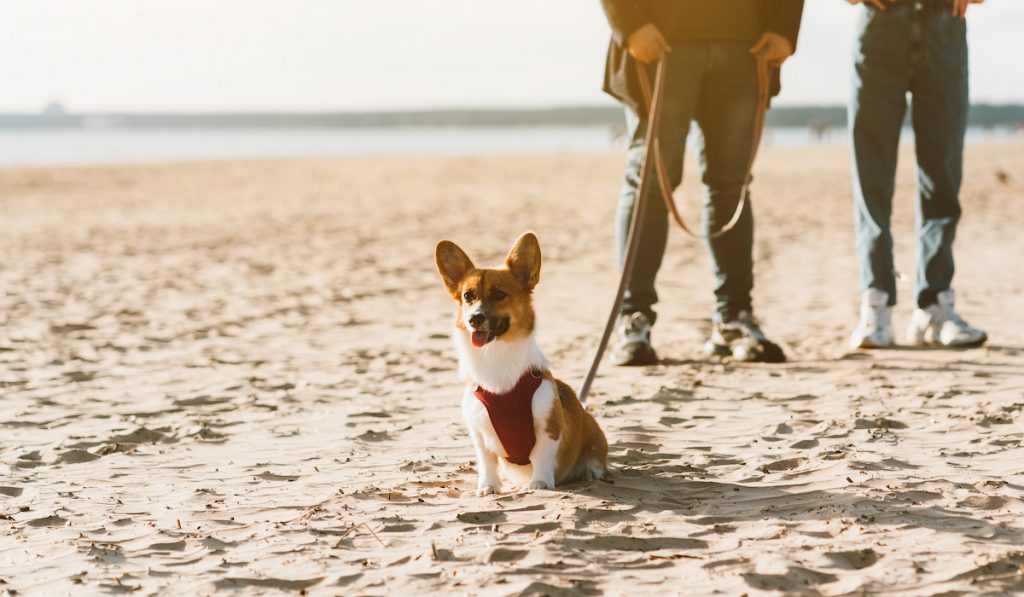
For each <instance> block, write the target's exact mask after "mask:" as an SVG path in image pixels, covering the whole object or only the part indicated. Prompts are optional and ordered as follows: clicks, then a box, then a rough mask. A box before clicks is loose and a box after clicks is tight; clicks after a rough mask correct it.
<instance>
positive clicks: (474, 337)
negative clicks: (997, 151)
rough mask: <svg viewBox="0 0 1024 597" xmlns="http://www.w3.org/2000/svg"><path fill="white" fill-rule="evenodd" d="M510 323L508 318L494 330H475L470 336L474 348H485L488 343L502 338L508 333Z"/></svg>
mask: <svg viewBox="0 0 1024 597" xmlns="http://www.w3.org/2000/svg"><path fill="white" fill-rule="evenodd" d="M508 327H509V321H508V317H505V318H503V319H502V320H501V321H500V322H498V325H497V326H495V328H494V329H493V330H475V331H473V333H471V334H470V338H469V339H470V341H471V342H472V343H473V346H475V347H477V348H483V347H484V346H486V345H487V343H488V342H490V341H491V340H494V339H495V338H498V337H500V336H501V335H502V334H504V333H505V332H507V331H508Z"/></svg>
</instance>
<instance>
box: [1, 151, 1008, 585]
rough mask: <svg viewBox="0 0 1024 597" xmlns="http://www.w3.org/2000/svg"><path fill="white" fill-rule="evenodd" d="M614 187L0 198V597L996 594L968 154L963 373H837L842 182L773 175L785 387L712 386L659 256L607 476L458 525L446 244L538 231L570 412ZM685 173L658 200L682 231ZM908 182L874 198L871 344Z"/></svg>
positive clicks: (988, 301) (681, 289) (519, 159)
mask: <svg viewBox="0 0 1024 597" xmlns="http://www.w3.org/2000/svg"><path fill="white" fill-rule="evenodd" d="M622 163H623V156H622V155H619V154H614V155H613V154H598V155H550V156H544V155H535V156H486V157H472V156H470V157H433V158H428V157H422V158H408V157H401V158H399V157H388V158H385V157H381V158H350V159H349V158H346V159H307V160H264V161H242V162H195V163H174V164H154V165H132V166H97V167H81V168H13V169H11V168H9V169H0V222H2V232H0V594H6V593H4V592H5V591H6V592H7V593H9V594H12V595H14V594H17V595H62V594H83V595H84V594H106V593H113V594H118V593H131V592H135V593H136V594H157V593H159V594H162V595H196V594H246V595H250V594H261V593H263V594H276V593H279V592H287V593H296V594H297V593H300V592H306V593H308V594H312V595H396V594H397V595H423V594H431V593H437V594H448V595H478V594H486V595H518V594H545V595H600V594H606V595H638V594H649V595H675V594H722V595H741V594H749V595H756V594H772V593H776V594H778V593H785V594H807V595H819V594H820V595H849V594H863V593H867V594H877V593H885V594H895V595H939V594H942V595H956V594H963V593H968V594H1010V593H1014V592H1022V591H1024V446H1022V442H1024V274H1022V267H1024V235H1022V234H1021V230H1022V229H1024V209H1022V203H1021V200H1022V197H1024V144H1021V143H1016V144H1012V143H1008V144H983V145H971V146H969V147H968V151H967V156H966V176H965V185H964V191H963V195H962V201H963V204H964V218H963V220H962V225H961V227H960V233H959V237H958V240H957V245H956V246H957V260H958V273H957V277H956V287H957V290H958V299H959V304H958V307H959V310H960V312H961V313H962V314H963V315H964V316H965V317H966V318H967V319H968V320H969V321H970V322H971V323H972V324H974V325H976V326H978V327H981V328H983V329H986V330H988V332H989V335H990V343H989V345H987V346H985V347H982V348H976V349H970V350H962V351H939V350H926V349H909V348H902V349H895V350H888V351H883V352H850V351H848V350H847V335H848V333H849V331H850V329H851V327H852V326H853V325H854V323H855V321H856V316H857V309H858V305H859V292H858V288H857V271H856V263H855V260H854V256H853V229H852V207H851V205H850V190H849V189H850V178H849V169H848V153H847V150H846V149H845V148H844V147H841V146H834V147H820V148H804V149H779V148H769V149H766V150H764V151H763V152H762V154H761V156H760V157H759V159H758V163H757V166H756V168H755V180H754V183H753V192H754V209H755V218H756V221H757V240H756V260H757V261H756V263H757V264H756V275H757V282H756V284H757V287H756V289H755V308H756V310H757V313H758V315H759V317H760V318H761V319H762V321H763V323H764V327H765V329H766V331H767V332H768V333H769V334H771V336H772V337H773V338H774V339H776V340H778V341H780V342H781V344H782V345H783V346H784V348H785V349H786V351H787V352H788V354H789V356H790V359H791V360H790V361H789V362H788V363H786V364H782V365H758V364H738V363H733V362H731V360H724V361H723V360H717V359H709V358H707V357H705V356H704V355H703V353H702V352H701V345H702V343H703V341H704V339H705V338H706V335H707V333H708V331H709V329H710V322H709V317H710V313H711V307H712V295H711V282H712V281H711V275H710V269H709V264H708V258H707V256H706V255H705V250H704V247H703V246H702V245H701V244H700V243H698V242H696V241H693V240H691V239H688V238H686V237H685V236H683V235H682V234H681V233H680V232H679V231H677V230H673V232H672V235H671V240H670V245H669V250H668V254H667V256H666V261H665V265H664V267H663V269H662V272H661V275H660V278H659V291H660V294H661V303H660V304H659V307H658V310H659V322H658V326H657V328H656V329H655V332H654V341H655V345H656V347H657V348H658V350H659V353H660V354H661V356H662V357H663V358H664V362H663V363H662V364H660V365H658V366H654V367H649V368H641V369H616V368H613V367H610V366H606V367H605V368H603V369H602V372H601V376H600V377H599V378H598V379H597V381H596V383H595V388H594V394H593V397H592V409H593V412H594V413H595V416H596V417H597V420H598V421H599V422H600V424H601V425H602V426H603V428H604V430H605V432H606V434H607V436H608V439H609V443H610V446H611V455H610V460H611V466H612V471H611V473H610V475H609V477H608V478H607V479H606V480H603V481H598V482H594V483H590V484H584V485H573V486H568V487H564V488H559V489H558V490H557V491H529V490H517V489H515V488H513V489H512V490H511V491H509V492H508V493H505V494H503V495H500V496H488V497H479V498H478V497H475V496H474V495H473V492H472V490H473V489H474V488H475V473H474V467H473V460H472V459H473V452H472V447H471V444H470V441H469V438H468V437H467V435H466V433H465V431H464V427H463V424H462V422H461V420H460V412H459V400H460V395H461V391H462V389H461V383H460V381H459V379H458V377H457V375H456V371H455V366H456V362H455V354H454V351H453V350H452V348H451V341H450V339H449V331H450V328H451V322H452V318H453V308H452V305H451V304H450V299H449V298H448V297H447V295H446V294H445V293H444V291H443V290H442V288H441V283H440V280H439V278H438V276H437V273H436V271H435V269H434V264H433V247H434V244H435V243H436V241H438V240H439V239H442V238H447V239H451V240H454V241H456V242H457V243H459V244H460V245H461V246H462V247H464V248H466V249H467V250H468V251H469V252H470V254H472V255H473V256H474V257H479V258H480V261H481V262H483V263H490V264H494V263H497V262H499V261H500V260H501V258H502V257H503V256H504V253H505V251H506V250H507V249H508V247H509V245H510V244H511V243H512V241H513V240H514V239H515V238H516V236H518V235H519V234H520V233H521V232H523V231H525V230H534V231H535V232H536V233H537V234H538V236H539V238H540V242H541V247H542V250H543V252H544V264H543V270H542V272H541V281H540V285H539V287H538V288H537V290H536V294H535V296H536V303H537V310H538V316H539V330H540V331H539V338H540V344H541V347H542V349H543V350H544V351H545V352H546V354H547V356H548V357H549V359H550V360H551V361H552V365H553V371H554V372H555V374H556V375H558V376H559V377H561V378H562V379H563V380H565V381H567V382H568V383H569V384H570V385H573V386H574V387H578V386H579V384H580V382H581V381H582V378H583V375H584V372H585V370H586V368H587V367H588V365H589V362H590V359H591V358H592V352H591V351H592V350H593V347H594V346H595V344H596V342H597V339H598V338H599V335H600V332H601V329H600V328H601V326H602V325H603V322H604V318H605V317H606V313H607V309H608V308H609V306H610V304H611V301H612V292H613V289H614V285H615V282H616V280H617V272H616V267H615V256H614V243H613V227H612V221H613V214H614V210H615V202H616V197H617V194H618V187H619V177H620V175H621V166H622ZM696 179H697V176H696V169H695V167H694V165H693V162H692V161H691V162H689V163H688V166H687V180H686V182H685V183H684V187H683V189H682V190H681V195H680V196H681V197H685V203H686V213H687V214H688V215H689V217H690V218H691V219H692V220H695V219H696V217H697V209H696V204H697V202H698V199H697V197H698V192H699V190H698V186H697V182H696ZM914 189H915V173H914V169H913V160H912V154H911V153H910V152H909V150H905V151H904V153H903V154H902V160H901V164H900V170H899V180H898V185H897V193H898V197H897V204H898V206H897V210H896V214H895V218H894V231H895V233H896V234H897V247H896V251H897V266H898V268H899V270H900V271H901V272H902V274H903V280H902V281H901V282H900V288H899V292H900V293H901V295H900V298H901V301H900V304H899V305H898V307H897V310H896V313H895V316H894V317H895V325H896V327H897V329H898V330H900V331H901V332H902V330H903V328H904V326H905V325H906V323H907V321H908V319H909V316H910V311H911V307H912V303H913V301H912V293H913V290H912V281H913V277H914V258H915V248H914V241H913V219H914V207H913V205H914V202H913V193H914Z"/></svg>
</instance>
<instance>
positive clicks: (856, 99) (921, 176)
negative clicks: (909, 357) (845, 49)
mask: <svg viewBox="0 0 1024 597" xmlns="http://www.w3.org/2000/svg"><path fill="white" fill-rule="evenodd" d="M966 33H967V26H966V23H965V21H964V20H963V19H958V18H956V17H954V16H952V15H951V14H950V9H949V7H948V6H947V3H944V2H923V3H916V4H915V3H901V4H896V5H892V6H889V7H888V8H887V9H886V10H885V11H884V12H881V11H877V10H875V9H872V8H867V7H865V8H863V9H862V11H861V14H860V23H859V27H858V36H857V43H856V44H855V50H854V72H853V88H852V95H851V98H850V107H849V120H850V132H851V134H852V137H853V138H852V142H853V201H854V221H855V225H856V242H857V258H858V260H859V262H860V272H861V288H862V290H866V289H868V288H877V289H879V290H883V291H885V292H887V293H889V304H890V305H895V304H896V279H895V272H894V268H893V255H892V252H893V240H892V232H891V230H890V225H889V222H890V216H891V214H892V197H893V189H894V186H895V179H896V154H897V149H898V146H899V137H900V129H901V128H902V126H903V120H904V117H905V112H906V109H907V93H908V92H909V93H910V94H911V95H912V97H913V115H912V122H913V126H914V136H915V146H916V152H917V166H918V184H917V187H918V188H917V246H918V266H917V280H916V284H915V285H916V289H917V304H918V306H919V307H922V308H924V307H927V306H929V305H932V304H934V303H935V302H937V295H938V293H939V292H941V291H943V290H946V289H948V288H949V287H950V284H951V283H952V280H953V270H954V268H953V239H954V238H955V236H956V227H957V222H958V221H959V219H960V201H959V198H958V195H959V193H960V182H961V178H962V170H963V148H964V133H965V131H966V129H967V110H968V99H967V39H966Z"/></svg>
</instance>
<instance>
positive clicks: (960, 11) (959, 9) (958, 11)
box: [953, 0, 985, 19]
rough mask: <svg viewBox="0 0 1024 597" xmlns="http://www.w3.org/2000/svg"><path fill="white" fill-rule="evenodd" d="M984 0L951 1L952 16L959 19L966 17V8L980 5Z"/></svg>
mask: <svg viewBox="0 0 1024 597" xmlns="http://www.w3.org/2000/svg"><path fill="white" fill-rule="evenodd" d="M984 1H985V0H953V16H954V17H959V18H961V19H963V18H966V17H967V7H968V6H970V5H971V4H981V3H982V2H984Z"/></svg>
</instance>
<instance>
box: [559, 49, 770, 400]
mask: <svg viewBox="0 0 1024 597" xmlns="http://www.w3.org/2000/svg"><path fill="white" fill-rule="evenodd" d="M755 62H756V64H757V95H758V97H757V111H756V113H755V115H754V137H753V146H752V147H751V151H750V161H749V163H748V164H747V174H746V176H745V177H744V179H743V187H742V188H741V189H740V199H739V202H738V203H737V205H736V211H735V212H734V213H733V214H732V218H730V219H729V221H728V222H727V223H726V224H725V225H724V226H722V227H721V228H719V229H718V230H716V231H714V232H711V233H709V234H701V233H695V232H693V231H692V230H691V229H690V227H689V226H687V225H686V221H685V220H683V217H682V215H681V214H680V213H679V210H678V209H677V208H676V203H675V198H674V197H673V195H672V185H671V183H670V182H669V180H668V174H667V169H666V168H665V164H664V160H663V159H662V155H661V146H660V145H659V143H658V133H657V131H658V127H659V125H660V124H661V108H662V102H663V98H664V91H665V55H664V54H661V56H660V57H659V58H658V68H657V70H656V71H655V74H654V90H653V92H652V90H651V82H650V79H649V77H648V75H647V71H646V70H645V69H644V65H643V64H641V63H639V62H637V63H636V67H637V72H638V73H639V77H640V88H641V92H642V93H643V94H644V100H645V101H646V103H647V105H648V111H647V134H646V135H645V136H644V159H643V162H642V163H641V165H640V185H639V188H638V189H637V195H636V204H635V205H634V206H633V217H632V218H631V220H630V223H629V236H628V237H627V238H628V240H627V241H626V255H625V257H624V259H623V260H622V274H621V275H620V277H619V288H618V290H617V291H616V293H615V302H614V303H613V304H612V310H611V312H610V313H609V314H608V321H607V323H606V324H605V326H604V333H602V334H601V341H600V342H599V343H598V345H597V354H595V355H594V362H593V363H591V365H590V371H589V372H587V377H586V378H585V379H584V380H583V386H582V387H581V388H580V393H579V399H580V403H581V404H582V405H583V406H584V407H586V406H587V396H588V395H589V394H590V387H591V386H592V385H593V383H594V378H595V377H596V376H597V370H598V369H599V368H600V366H601V359H602V358H604V353H605V350H607V349H608V341H609V340H610V339H611V335H612V330H613V329H615V321H616V320H617V319H618V318H619V310H620V309H622V301H623V297H624V296H625V294H626V285H627V284H628V282H629V276H630V274H631V273H632V272H633V264H634V262H635V261H636V253H637V248H638V247H639V246H640V235H639V234H638V232H637V230H638V223H639V222H642V221H643V215H644V212H645V211H646V209H647V187H648V186H649V185H650V174H651V172H652V170H653V171H655V172H656V174H657V179H658V187H659V190H660V191H661V193H660V194H661V197H662V199H663V200H664V201H665V207H666V208H667V209H668V211H669V212H670V213H671V214H672V219H674V220H675V221H676V224H678V225H679V227H680V228H682V229H683V231H684V232H686V233H687V234H689V235H690V236H692V237H694V238H703V239H714V238H718V237H719V236H721V235H723V234H725V233H726V232H728V231H730V230H732V229H733V227H735V226H736V223H737V222H739V220H740V217H741V216H742V215H743V210H744V209H745V208H746V204H747V189H748V187H749V185H750V178H751V172H752V171H753V169H754V159H755V158H756V157H757V149H758V146H760V144H761V135H762V132H763V131H764V120H765V114H766V113H767V111H768V99H769V96H770V89H769V86H770V78H769V76H768V75H769V73H768V62H767V60H765V57H764V53H763V52H761V53H758V54H756V55H755ZM652 157H653V159H651V158H652ZM651 162H654V163H653V164H651Z"/></svg>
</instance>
